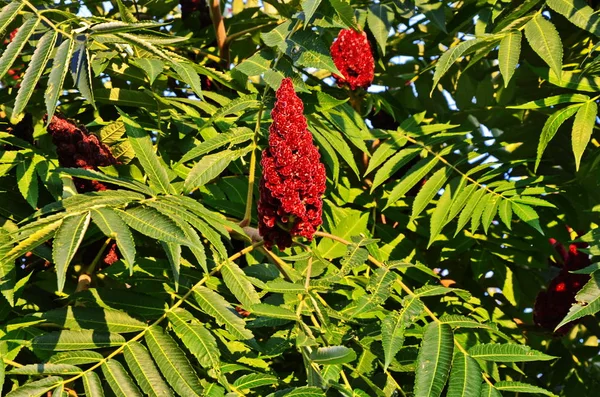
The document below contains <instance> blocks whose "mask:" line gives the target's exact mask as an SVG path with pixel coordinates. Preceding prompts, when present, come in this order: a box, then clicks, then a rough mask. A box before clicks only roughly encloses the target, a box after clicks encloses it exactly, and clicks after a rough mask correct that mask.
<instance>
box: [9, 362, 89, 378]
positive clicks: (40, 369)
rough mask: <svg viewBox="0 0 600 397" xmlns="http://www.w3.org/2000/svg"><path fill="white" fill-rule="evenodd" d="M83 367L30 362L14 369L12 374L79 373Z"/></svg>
mask: <svg viewBox="0 0 600 397" xmlns="http://www.w3.org/2000/svg"><path fill="white" fill-rule="evenodd" d="M81 372H82V369H81V368H79V367H76V366H74V365H69V364H29V365H24V366H22V367H17V368H14V369H12V370H11V371H10V372H9V374H10V375H77V374H80V373H81Z"/></svg>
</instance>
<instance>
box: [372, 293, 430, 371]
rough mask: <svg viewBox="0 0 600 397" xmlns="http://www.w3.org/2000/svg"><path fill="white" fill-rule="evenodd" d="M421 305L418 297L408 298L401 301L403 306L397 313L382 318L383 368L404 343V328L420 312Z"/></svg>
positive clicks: (386, 366) (389, 362)
mask: <svg viewBox="0 0 600 397" xmlns="http://www.w3.org/2000/svg"><path fill="white" fill-rule="evenodd" d="M423 307H424V305H423V302H421V300H420V299H418V298H410V299H407V300H405V301H404V302H403V308H402V310H400V312H399V313H397V314H395V313H392V314H390V315H388V316H387V317H385V318H384V319H383V322H382V324H381V343H382V345H383V352H384V356H385V364H384V368H385V369H387V368H388V367H389V365H390V364H391V362H392V360H393V358H394V356H395V355H396V353H398V351H400V348H401V347H402V345H403V344H404V330H405V329H406V327H408V326H409V325H410V324H411V323H412V322H413V321H414V320H415V319H416V318H417V317H418V316H419V315H420V314H421V312H422V310H423Z"/></svg>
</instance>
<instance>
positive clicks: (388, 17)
mask: <svg viewBox="0 0 600 397" xmlns="http://www.w3.org/2000/svg"><path fill="white" fill-rule="evenodd" d="M393 19H394V12H393V10H392V9H391V7H390V6H388V5H386V4H371V6H370V7H369V13H368V14H367V23H368V24H369V29H370V30H371V32H372V33H373V36H375V40H377V44H379V48H380V49H381V53H382V54H383V55H385V47H386V43H387V38H388V35H389V32H390V28H391V23H392V21H393Z"/></svg>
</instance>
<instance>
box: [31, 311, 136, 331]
mask: <svg viewBox="0 0 600 397" xmlns="http://www.w3.org/2000/svg"><path fill="white" fill-rule="evenodd" d="M39 317H40V318H42V319H44V320H47V321H48V322H50V323H53V324H57V325H59V326H61V327H63V328H68V329H71V330H83V329H91V330H96V331H102V332H107V331H108V332H114V333H127V332H140V331H143V330H144V329H145V328H146V324H145V323H144V322H142V321H140V320H137V319H135V318H133V317H131V316H129V315H128V314H127V313H125V312H122V311H119V310H109V309H103V308H100V307H85V308H84V307H72V306H67V307H63V308H58V309H53V310H49V311H47V312H44V313H42V314H41V315H40V316H39Z"/></svg>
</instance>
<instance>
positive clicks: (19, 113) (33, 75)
mask: <svg viewBox="0 0 600 397" xmlns="http://www.w3.org/2000/svg"><path fill="white" fill-rule="evenodd" d="M57 37H58V33H57V32H56V31H54V30H50V31H48V32H46V34H44V35H43V36H42V38H41V39H40V41H39V42H38V44H37V46H36V47H35V51H34V52H33V55H32V57H31V61H30V62H29V66H27V70H26V71H25V75H24V76H23V81H22V82H21V87H20V88H19V92H18V93H17V98H16V99H15V105H14V108H13V114H12V116H11V123H13V124H17V123H18V122H19V121H21V119H22V118H23V116H24V113H23V112H24V111H25V106H26V105H27V103H28V102H29V100H30V99H31V95H32V94H33V91H34V90H35V87H36V85H37V84H38V82H39V80H40V78H41V77H42V74H43V73H44V69H45V68H46V64H47V63H48V60H49V59H50V55H51V53H52V50H53V49H54V44H55V43H56V39H57Z"/></svg>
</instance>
